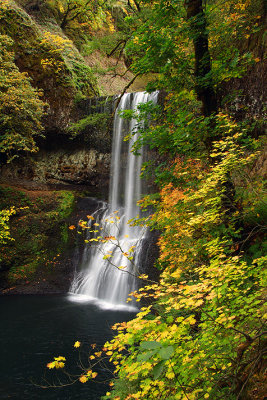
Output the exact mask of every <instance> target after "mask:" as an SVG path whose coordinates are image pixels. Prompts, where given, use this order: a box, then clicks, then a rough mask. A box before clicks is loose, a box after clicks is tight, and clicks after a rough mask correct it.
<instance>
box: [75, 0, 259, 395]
mask: <svg viewBox="0 0 267 400" xmlns="http://www.w3.org/2000/svg"><path fill="white" fill-rule="evenodd" d="M130 4H131V5H132V8H133V12H132V14H130V15H129V14H128V15H127V16H126V20H127V23H128V27H129V26H130V28H131V35H128V36H127V35H126V36H125V42H124V44H123V46H124V45H125V47H124V51H125V53H126V57H128V59H129V60H131V68H132V70H133V71H135V73H136V74H137V75H138V74H144V73H148V72H153V73H154V74H155V79H154V82H152V83H151V84H150V85H149V89H150V90H155V89H164V90H166V91H167V92H168V95H167V96H166V98H165V103H164V107H163V109H162V108H160V107H158V106H156V107H154V106H152V105H143V106H140V114H139V118H140V119H144V118H146V116H147V118H149V120H150V126H149V128H147V126H148V125H147V124H145V125H144V128H142V125H141V124H140V126H139V130H140V131H141V136H140V139H139V141H138V144H137V145H136V146H135V151H136V152H137V153H138V147H139V146H141V145H144V144H146V145H148V146H150V147H151V148H152V149H154V150H156V151H157V152H158V154H160V156H161V157H160V159H158V161H157V162H156V164H153V163H152V162H148V163H147V164H146V165H144V167H143V174H144V175H145V174H149V172H150V171H151V170H153V171H154V174H155V175H154V179H155V181H156V182H157V184H158V186H159V188H160V190H159V192H158V193H156V194H153V195H150V196H147V197H145V198H144V199H143V200H141V202H140V205H141V206H142V207H143V208H144V209H145V208H147V207H151V206H152V207H153V209H154V212H153V213H152V215H151V216H150V217H146V218H144V219H137V220H136V221H135V222H132V223H137V224H140V223H145V224H147V225H148V226H149V227H150V228H151V229H157V230H160V231H161V232H162V233H161V236H160V239H159V242H158V244H159V248H160V256H159V259H158V261H157V267H158V268H160V270H161V271H162V272H161V276H160V280H159V282H154V283H153V282H151V280H150V278H149V277H144V276H143V275H142V279H143V280H145V279H147V285H145V286H144V287H143V288H141V289H140V290H139V291H137V292H135V293H133V296H134V297H135V299H136V301H137V302H140V303H141V305H142V307H141V310H140V312H139V313H138V314H137V316H136V318H135V319H133V320H131V321H129V322H127V323H122V324H121V323H119V324H116V325H115V326H114V330H115V331H116V332H117V333H116V334H115V337H114V339H112V340H111V341H110V342H108V343H106V344H105V346H104V348H103V349H102V351H103V353H102V351H101V352H99V351H96V352H95V354H94V355H93V356H91V357H90V359H92V360H94V361H92V363H95V362H96V363H97V361H95V360H97V359H99V360H100V359H101V358H103V354H105V357H107V358H108V359H109V361H110V362H111V363H113V365H114V368H115V378H114V381H113V382H111V385H110V387H111V389H110V391H109V392H107V394H106V396H105V397H104V399H114V400H122V399H125V400H126V399H127V400H128V399H151V400H152V399H153V400H154V399H181V400H185V399H187V400H188V399H190V400H197V399H208V398H210V399H226V398H227V399H233V400H236V399H261V398H263V397H262V396H263V393H264V388H263V380H264V354H265V351H266V350H265V339H264V335H265V333H266V330H265V329H266V328H265V322H266V309H265V307H264V301H265V296H266V289H265V288H266V274H265V270H264V266H265V265H266V255H265V254H266V253H265V250H266V242H264V233H265V232H266V225H265V218H266V215H265V212H264V208H265V206H266V195H265V191H264V185H263V182H262V177H261V176H260V177H259V176H257V174H256V172H255V166H256V164H257V160H258V158H259V155H260V154H262V147H263V143H264V138H263V137H262V136H261V132H259V131H257V130H255V129H254V128H255V123H256V116H255V115H253V113H252V112H250V110H249V107H248V106H247V105H246V104H243V105H242V107H244V108H246V107H247V113H246V119H244V118H238V116H237V115H236V114H235V113H234V112H232V113H230V112H228V110H231V104H233V101H234V99H235V98H236V96H238V95H240V93H239V94H237V93H233V92H231V91H230V90H229V86H228V89H227V91H226V90H225V89H224V93H223V94H222V92H223V88H225V87H227V83H228V82H231V84H232V85H233V87H234V82H235V81H236V80H237V79H241V78H242V77H244V76H246V74H248V71H250V70H251V69H253V68H256V65H257V64H258V63H262V62H263V58H260V57H259V55H258V54H259V53H260V52H259V48H261V46H263V43H264V36H263V26H264V18H265V16H266V10H265V8H264V3H263V2H261V1H256V2H251V1H250V0H246V1H242V2H241V1H232V0H228V1H224V2H221V1H219V0H218V1H215V2H211V1H207V2H204V1H203V2H202V1H193V0H192V1H186V2H182V1H178V0H177V1H174V2H167V1H155V2H152V3H151V2H147V1H141V2H138V3H137V2H130ZM251 43H254V47H253V46H251ZM255 43H257V45H255ZM261 54H262V53H261ZM262 57H263V56H262ZM241 98H242V94H241ZM211 99H212V101H211ZM126 114H127V117H129V113H126ZM136 117H137V116H136ZM151 121H152V122H151ZM112 240H114V238H112ZM129 301H131V298H129ZM88 371H89V372H90V373H89V372H88V373H87V372H86V371H84V372H83V374H82V375H81V377H80V381H81V382H82V383H85V382H87V381H88V380H89V379H92V374H91V371H92V366H90V369H89V370H88Z"/></svg>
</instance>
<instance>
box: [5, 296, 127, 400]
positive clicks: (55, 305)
mask: <svg viewBox="0 0 267 400" xmlns="http://www.w3.org/2000/svg"><path fill="white" fill-rule="evenodd" d="M0 314H1V319H2V321H5V322H4V326H3V325H2V327H1V329H0V343H1V363H0V381H1V382H0V399H1V400H6V399H12V400H31V399H33V400H36V399H46V400H75V399H79V400H100V398H101V396H103V395H104V394H105V393H106V391H107V390H108V385H107V384H106V385H105V384H103V383H100V382H99V381H100V380H101V381H103V380H105V379H106V380H109V379H111V377H112V375H111V373H110V371H109V370H108V366H107V367H104V366H102V367H100V368H98V369H96V371H97V372H98V377H97V378H96V382H87V383H86V384H82V383H80V382H76V383H74V384H73V385H70V386H65V387H61V388H48V389H43V388H41V387H40V386H39V385H42V384H44V380H43V378H45V379H46V380H47V384H48V383H50V384H53V383H54V384H56V385H58V383H59V382H58V380H57V379H55V372H54V370H49V369H48V368H46V364H47V363H48V362H50V361H53V357H57V356H65V357H66V370H67V371H69V372H71V373H74V374H81V370H80V369H79V362H80V361H79V354H80V356H81V361H82V362H83V363H84V364H85V365H86V360H87V357H88V353H89V351H90V349H91V346H90V345H91V344H94V343H96V344H97V348H100V347H101V346H103V344H104V343H105V342H106V341H107V340H108V339H110V338H111V337H112V335H113V333H114V331H112V330H111V327H112V326H113V325H114V324H115V323H116V322H122V321H127V320H130V319H132V318H133V317H134V315H135V313H133V312H129V311H121V310H120V311H119V310H116V311H113V310H105V309H101V308H98V307H97V306H96V305H94V304H92V303H87V302H83V303H80V302H73V301H71V300H70V299H69V297H68V295H58V296H56V295H54V296H51V295H49V296H41V295H27V296H23V295H18V296H2V297H0ZM77 340H78V341H80V342H81V343H82V345H81V347H80V348H79V349H75V348H74V347H73V344H74V343H75V341H77ZM87 366H88V364H87ZM59 377H60V379H61V380H62V375H59Z"/></svg>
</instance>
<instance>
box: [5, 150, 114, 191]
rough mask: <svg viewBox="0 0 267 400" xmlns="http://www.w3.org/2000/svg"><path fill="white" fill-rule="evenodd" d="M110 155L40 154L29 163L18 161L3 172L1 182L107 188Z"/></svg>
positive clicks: (89, 152) (83, 152) (91, 152)
mask: <svg viewBox="0 0 267 400" xmlns="http://www.w3.org/2000/svg"><path fill="white" fill-rule="evenodd" d="M109 165H110V154H107V153H100V152H99V151H97V150H94V149H88V150H87V149H75V148H74V149H73V150H72V151H71V150H64V149H62V150H55V151H48V152H47V151H40V152H39V153H38V154H37V155H35V156H34V157H32V158H31V159H29V160H28V162H25V160H24V162H21V161H20V160H19V161H16V162H14V163H12V165H6V166H4V167H3V168H2V171H1V177H2V179H1V180H2V181H8V180H18V179H23V180H25V179H26V180H31V181H34V182H38V183H45V184H60V183H69V184H86V185H89V186H94V187H101V186H102V185H107V184H108V180H109Z"/></svg>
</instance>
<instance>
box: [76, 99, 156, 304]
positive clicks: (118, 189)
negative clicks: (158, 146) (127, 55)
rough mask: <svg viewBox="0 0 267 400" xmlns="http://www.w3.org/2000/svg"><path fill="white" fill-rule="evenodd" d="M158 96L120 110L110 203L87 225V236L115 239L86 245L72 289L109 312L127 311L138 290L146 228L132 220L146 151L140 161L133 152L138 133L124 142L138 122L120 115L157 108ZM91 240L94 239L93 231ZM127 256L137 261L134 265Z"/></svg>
mask: <svg viewBox="0 0 267 400" xmlns="http://www.w3.org/2000/svg"><path fill="white" fill-rule="evenodd" d="M157 96H158V93H157V92H155V93H152V94H148V93H146V92H140V93H127V94H124V95H123V97H122V99H121V101H120V104H119V106H118V108H117V110H116V113H115V118H114V126H113V144H112V159H111V185H110V190H109V204H107V203H104V202H102V203H101V204H100V206H99V208H98V209H97V211H96V212H95V213H94V214H93V215H92V217H93V219H90V221H89V225H88V227H89V228H90V229H88V231H92V230H94V231H96V232H95V235H96V236H102V237H103V236H104V237H111V238H113V239H110V240H108V241H106V242H104V243H100V244H99V243H97V244H95V245H92V243H96V242H90V244H89V245H88V246H85V250H84V253H83V257H82V263H81V264H82V265H81V271H80V272H78V271H77V272H76V275H75V278H74V281H73V283H72V286H71V289H70V292H71V293H72V294H75V295H76V298H77V295H80V296H78V299H81V298H84V299H91V300H95V301H98V302H100V305H102V306H106V307H112V308H114V307H116V306H117V307H122V306H126V300H127V297H128V295H129V293H130V292H132V291H133V290H135V289H136V287H137V284H136V276H137V275H138V274H139V271H138V264H139V259H140V255H141V248H142V238H144V236H145V234H146V228H144V227H140V226H135V227H132V226H130V225H129V224H128V221H129V220H131V219H132V218H134V217H136V216H137V215H138V213H139V207H138V205H137V201H138V200H139V199H140V197H141V193H142V187H141V186H142V185H141V180H140V172H141V165H142V160H143V149H141V150H140V155H139V156H135V155H134V154H133V153H132V152H131V149H132V146H133V144H134V142H135V141H136V139H137V134H135V135H134V137H132V138H131V139H130V140H128V141H127V142H125V141H124V138H125V136H126V135H128V134H129V133H130V132H133V130H134V129H135V126H136V123H137V121H136V120H135V119H131V120H130V122H129V121H127V120H125V119H123V118H121V117H120V112H121V111H123V110H129V109H130V110H135V109H136V108H137V106H138V104H140V103H146V102H148V101H152V102H154V103H156V102H157ZM144 192H145V190H143V193H144ZM87 239H90V232H88V237H87ZM129 249H131V250H130V252H129ZM126 254H128V255H126ZM129 256H130V258H131V256H132V257H133V258H132V260H129ZM103 257H104V258H103Z"/></svg>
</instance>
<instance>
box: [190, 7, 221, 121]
mask: <svg viewBox="0 0 267 400" xmlns="http://www.w3.org/2000/svg"><path fill="white" fill-rule="evenodd" d="M202 3H203V0H185V2H184V5H185V9H186V12H187V18H188V20H189V24H190V28H191V35H192V40H193V43H194V51H195V79H196V86H195V90H196V93H197V96H198V99H199V100H200V101H201V102H202V108H203V109H202V112H203V115H204V116H205V117H209V116H210V115H211V114H213V113H217V109H218V106H217V99H216V95H215V91H214V88H213V82H212V77H211V59H210V53H209V42H208V33H207V21H206V16H205V12H204V10H203V4H202Z"/></svg>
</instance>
